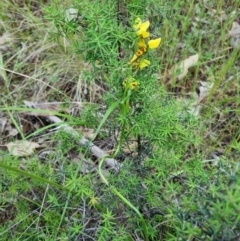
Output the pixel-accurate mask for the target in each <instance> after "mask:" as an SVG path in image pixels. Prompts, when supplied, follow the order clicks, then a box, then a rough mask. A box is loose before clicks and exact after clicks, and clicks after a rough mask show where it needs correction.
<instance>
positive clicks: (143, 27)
mask: <svg viewBox="0 0 240 241" xmlns="http://www.w3.org/2000/svg"><path fill="white" fill-rule="evenodd" d="M149 26H150V22H149V21H146V22H144V23H141V25H140V27H139V29H138V31H137V35H138V36H142V37H143V38H148V37H149V36H150V33H149V32H147V29H148V28H149Z"/></svg>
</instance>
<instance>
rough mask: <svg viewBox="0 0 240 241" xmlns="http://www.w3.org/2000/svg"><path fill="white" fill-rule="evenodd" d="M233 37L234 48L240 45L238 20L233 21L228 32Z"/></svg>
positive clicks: (232, 44)
mask: <svg viewBox="0 0 240 241" xmlns="http://www.w3.org/2000/svg"><path fill="white" fill-rule="evenodd" d="M228 33H229V35H230V37H231V46H232V47H233V48H239V47H240V24H239V23H237V22H233V23H232V29H231V30H230V31H229V32H228Z"/></svg>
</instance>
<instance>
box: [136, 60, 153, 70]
mask: <svg viewBox="0 0 240 241" xmlns="http://www.w3.org/2000/svg"><path fill="white" fill-rule="evenodd" d="M150 63H151V62H150V61H149V60H148V59H141V60H140V62H139V65H138V66H139V69H143V68H145V67H148V66H149V65H150Z"/></svg>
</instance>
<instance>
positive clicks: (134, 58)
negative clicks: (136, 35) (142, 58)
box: [130, 54, 138, 63]
mask: <svg viewBox="0 0 240 241" xmlns="http://www.w3.org/2000/svg"><path fill="white" fill-rule="evenodd" d="M137 58H138V56H137V55H136V54H134V55H133V57H132V59H131V60H130V63H133V62H134V61H135V60H136V59H137Z"/></svg>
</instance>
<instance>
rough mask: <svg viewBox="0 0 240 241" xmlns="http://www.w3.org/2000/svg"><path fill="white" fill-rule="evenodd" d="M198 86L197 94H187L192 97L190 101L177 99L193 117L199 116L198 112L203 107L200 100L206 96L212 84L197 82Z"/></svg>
mask: <svg viewBox="0 0 240 241" xmlns="http://www.w3.org/2000/svg"><path fill="white" fill-rule="evenodd" d="M198 84H199V87H198V93H197V92H194V93H189V95H190V96H191V97H192V98H191V99H186V98H181V99H178V101H179V102H181V103H183V104H184V105H185V106H187V107H188V112H189V113H190V114H192V115H194V116H199V113H200V110H201V108H202V106H203V103H202V100H203V99H204V98H205V97H207V96H208V94H209V93H210V90H211V89H212V87H213V83H210V82H204V81H198Z"/></svg>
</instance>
